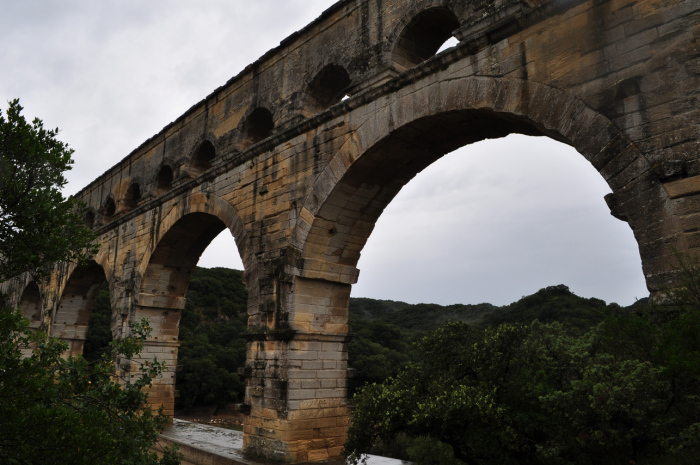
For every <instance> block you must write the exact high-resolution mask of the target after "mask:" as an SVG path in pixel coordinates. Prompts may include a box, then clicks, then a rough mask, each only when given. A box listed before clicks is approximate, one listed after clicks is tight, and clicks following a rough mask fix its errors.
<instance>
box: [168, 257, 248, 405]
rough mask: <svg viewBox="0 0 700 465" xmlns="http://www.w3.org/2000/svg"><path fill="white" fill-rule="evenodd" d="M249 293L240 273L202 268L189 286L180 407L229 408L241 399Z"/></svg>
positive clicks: (183, 323)
mask: <svg viewBox="0 0 700 465" xmlns="http://www.w3.org/2000/svg"><path fill="white" fill-rule="evenodd" d="M247 302H248V293H247V291H246V289H245V285H244V284H243V279H242V275H241V272H240V271H237V270H230V269H226V268H212V269H207V268H196V269H195V271H194V273H193V274H192V279H191V281H190V285H189V288H188V290H187V303H186V305H185V309H184V310H183V312H182V319H181V321H180V341H181V345H180V350H179V353H178V365H179V366H180V370H179V371H178V374H177V380H176V383H177V389H178V391H179V392H180V397H179V398H178V399H177V403H176V407H178V408H185V409H188V408H191V407H193V406H196V405H204V404H207V405H216V406H217V407H218V408H221V407H224V406H225V405H227V404H229V403H231V402H240V401H242V400H243V396H244V395H245V383H244V382H243V380H242V379H241V378H240V377H239V375H238V368H239V367H243V366H244V365H245V354H246V342H245V340H244V339H243V338H242V337H241V336H240V335H241V333H242V332H244V331H245V330H246V321H247V312H246V310H247V308H246V305H247Z"/></svg>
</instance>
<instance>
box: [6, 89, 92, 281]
mask: <svg viewBox="0 0 700 465" xmlns="http://www.w3.org/2000/svg"><path fill="white" fill-rule="evenodd" d="M21 111H22V106H21V105H20V104H19V100H17V99H16V100H13V101H11V102H9V108H8V109H7V112H6V114H5V115H4V116H3V114H2V112H1V111H0V282H2V281H5V280H7V279H9V278H12V277H15V276H17V275H19V274H21V273H24V272H26V271H29V272H31V273H32V274H33V275H34V277H35V279H40V278H42V277H44V276H46V274H47V273H48V272H49V270H50V267H51V266H52V265H53V264H54V263H56V262H59V261H77V260H81V259H85V258H86V257H87V256H88V255H89V254H90V253H92V252H94V246H92V241H93V238H94V236H93V234H92V231H91V230H90V229H89V228H88V227H86V226H85V224H84V223H83V221H82V219H83V215H84V212H85V210H84V207H81V205H80V204H79V203H78V202H77V200H76V199H74V198H65V197H64V196H63V194H62V193H61V188H63V187H64V186H65V184H66V178H65V177H64V175H63V173H64V172H65V171H66V170H69V169H70V168H71V164H72V163H73V161H72V159H71V155H72V153H73V150H72V149H70V148H68V146H67V145H66V144H65V143H64V142H61V141H59V140H57V139H56V136H57V134H58V129H53V130H47V129H44V126H43V123H42V122H41V120H39V119H36V118H35V119H34V121H32V123H31V124H29V123H27V121H26V120H25V119H24V116H22V115H21Z"/></svg>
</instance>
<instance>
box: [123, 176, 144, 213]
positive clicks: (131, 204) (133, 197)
mask: <svg viewBox="0 0 700 465" xmlns="http://www.w3.org/2000/svg"><path fill="white" fill-rule="evenodd" d="M141 196H142V194H141V186H140V185H139V183H138V182H132V183H131V184H129V187H128V188H127V189H126V194H124V209H125V210H127V211H128V210H133V209H134V208H136V206H137V205H138V203H139V201H140V200H141Z"/></svg>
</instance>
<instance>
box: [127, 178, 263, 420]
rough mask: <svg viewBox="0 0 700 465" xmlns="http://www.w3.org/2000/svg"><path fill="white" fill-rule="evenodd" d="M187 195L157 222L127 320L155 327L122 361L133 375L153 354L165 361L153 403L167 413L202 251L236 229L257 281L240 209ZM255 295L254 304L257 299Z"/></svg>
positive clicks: (245, 260) (214, 197) (171, 410)
mask: <svg viewBox="0 0 700 465" xmlns="http://www.w3.org/2000/svg"><path fill="white" fill-rule="evenodd" d="M182 200H183V199H181V201H179V202H176V203H175V204H174V205H173V206H172V208H171V209H170V210H169V212H168V213H167V214H166V215H165V217H164V218H163V219H162V221H160V223H159V225H158V226H157V227H156V228H155V231H154V236H153V238H152V242H151V244H149V247H148V248H147V250H146V253H145V254H144V256H143V257H142V258H141V260H140V262H139V265H138V269H137V272H136V276H137V277H138V279H135V280H134V291H135V292H134V295H133V299H132V302H131V310H130V312H129V318H128V321H141V319H143V318H146V319H148V320H149V323H150V326H151V328H152V333H151V335H150V337H149V338H148V339H147V340H146V341H145V347H144V350H143V351H142V353H141V354H140V355H139V356H137V357H136V358H134V359H132V360H131V361H130V362H129V363H122V369H126V368H127V367H128V369H126V370H125V371H127V372H129V373H130V375H129V376H139V371H138V367H139V364H140V363H141V362H144V361H147V360H152V359H153V358H154V357H157V358H158V360H159V361H161V362H165V363H166V370H165V372H164V374H163V376H162V377H161V378H158V379H157V380H154V383H153V386H152V387H151V389H150V394H149V403H151V404H152V405H154V406H156V407H157V406H160V405H163V406H164V412H165V413H166V414H167V415H173V413H174V396H175V368H176V366H177V352H178V347H179V345H180V344H179V337H178V333H179V324H180V314H181V310H182V309H183V308H184V306H185V294H186V291H187V286H188V284H189V280H190V277H191V274H192V271H193V270H194V267H195V265H196V264H197V262H198V260H199V257H200V255H201V253H202V252H203V251H204V249H205V248H206V247H207V246H208V245H209V243H210V242H211V241H212V240H213V239H214V238H215V237H216V236H217V235H218V234H219V233H220V232H221V231H223V230H224V229H228V230H229V231H231V234H232V235H233V237H234V239H235V241H236V245H237V247H238V250H239V253H240V254H241V257H242V259H243V263H244V267H245V274H244V276H245V279H246V281H247V284H248V285H249V286H251V285H252V286H255V285H256V283H255V282H254V277H255V276H256V274H255V273H251V270H254V269H255V268H256V264H255V256H254V254H253V252H252V249H251V243H250V240H249V238H248V234H247V232H246V231H245V228H244V227H243V222H242V221H241V219H240V217H239V216H238V213H237V212H236V211H235V209H234V208H233V207H232V206H231V205H230V204H229V203H228V202H226V201H225V200H224V199H222V198H221V197H219V196H217V195H215V194H213V193H209V192H205V193H202V192H195V193H191V194H190V195H189V196H188V197H187V198H186V199H184V201H182ZM251 301H253V305H254V304H255V302H256V301H255V300H254V299H251ZM250 305H251V303H250V302H249V306H250ZM123 325H124V328H122V334H126V333H127V332H128V329H127V328H126V325H127V320H126V319H125V320H124V322H123ZM124 375H125V376H127V375H126V373H124Z"/></svg>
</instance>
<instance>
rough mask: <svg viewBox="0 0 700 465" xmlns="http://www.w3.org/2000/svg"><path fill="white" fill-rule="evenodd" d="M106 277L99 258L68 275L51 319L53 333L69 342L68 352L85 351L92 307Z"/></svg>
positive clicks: (72, 353) (74, 353)
mask: <svg viewBox="0 0 700 465" xmlns="http://www.w3.org/2000/svg"><path fill="white" fill-rule="evenodd" d="M106 279H107V278H106V276H105V272H104V270H103V269H102V267H101V266H100V265H98V264H97V262H95V261H90V262H89V263H87V264H86V265H83V266H78V267H77V268H76V269H75V270H73V272H72V273H71V275H70V278H68V282H67V283H66V286H65V287H64V288H63V293H62V294H61V300H60V301H59V304H58V307H57V308H56V313H55V315H54V317H53V321H52V323H51V336H53V337H57V338H60V339H63V340H65V341H67V342H68V344H69V348H68V352H67V354H66V355H82V353H83V345H84V343H85V338H86V336H87V331H88V324H89V322H90V314H91V312H92V307H93V304H94V302H95V299H96V298H97V296H98V293H99V292H100V289H101V288H102V285H103V283H104V282H105V281H106Z"/></svg>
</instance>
